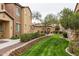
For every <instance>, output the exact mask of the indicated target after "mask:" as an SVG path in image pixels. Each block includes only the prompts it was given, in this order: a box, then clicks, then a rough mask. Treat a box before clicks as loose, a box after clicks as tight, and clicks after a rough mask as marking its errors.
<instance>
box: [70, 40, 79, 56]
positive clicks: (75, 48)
mask: <svg viewBox="0 0 79 59" xmlns="http://www.w3.org/2000/svg"><path fill="white" fill-rule="evenodd" d="M69 51H70V52H71V53H73V54H75V55H78V56H79V41H70V43H69Z"/></svg>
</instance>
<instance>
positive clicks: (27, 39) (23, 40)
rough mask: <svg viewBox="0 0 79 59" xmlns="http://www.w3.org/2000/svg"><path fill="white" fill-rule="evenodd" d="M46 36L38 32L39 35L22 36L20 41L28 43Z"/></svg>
mask: <svg viewBox="0 0 79 59" xmlns="http://www.w3.org/2000/svg"><path fill="white" fill-rule="evenodd" d="M44 35H45V34H39V33H38V32H37V33H29V34H22V35H21V36H20V41H21V42H27V41H30V40H32V39H35V38H37V37H40V36H44Z"/></svg>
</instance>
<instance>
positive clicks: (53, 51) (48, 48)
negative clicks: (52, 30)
mask: <svg viewBox="0 0 79 59" xmlns="http://www.w3.org/2000/svg"><path fill="white" fill-rule="evenodd" d="M68 43H69V42H68V41H66V40H65V39H63V38H60V35H59V34H56V35H53V36H51V37H48V38H45V39H44V38H43V39H42V40H41V41H40V42H38V43H37V44H35V45H34V46H33V47H32V48H31V49H29V50H28V51H26V52H24V53H23V54H22V56H69V54H67V53H66V52H65V48H66V47H67V46H68Z"/></svg>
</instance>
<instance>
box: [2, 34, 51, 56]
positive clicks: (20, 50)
mask: <svg viewBox="0 0 79 59" xmlns="http://www.w3.org/2000/svg"><path fill="white" fill-rule="evenodd" d="M49 36H50V35H47V36H42V37H39V38H36V39H33V40H31V41H29V42H25V43H24V44H23V45H21V46H18V47H17V48H14V49H12V50H10V51H7V52H6V53H5V54H3V56H19V55H20V54H22V53H23V52H25V51H27V50H28V49H29V48H31V47H32V45H34V44H36V43H37V42H38V41H40V40H41V39H42V38H46V37H49Z"/></svg>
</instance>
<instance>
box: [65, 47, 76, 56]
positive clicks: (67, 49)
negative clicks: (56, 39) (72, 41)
mask: <svg viewBox="0 0 79 59" xmlns="http://www.w3.org/2000/svg"><path fill="white" fill-rule="evenodd" d="M65 51H66V52H67V53H68V54H69V55H71V56H76V55H74V54H72V53H70V52H69V47H67V48H66V49H65Z"/></svg>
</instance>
